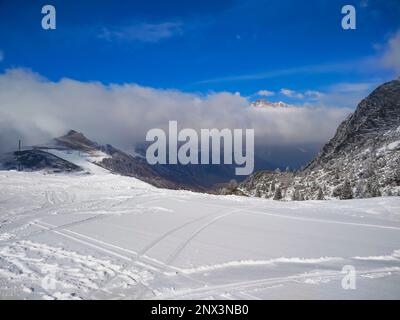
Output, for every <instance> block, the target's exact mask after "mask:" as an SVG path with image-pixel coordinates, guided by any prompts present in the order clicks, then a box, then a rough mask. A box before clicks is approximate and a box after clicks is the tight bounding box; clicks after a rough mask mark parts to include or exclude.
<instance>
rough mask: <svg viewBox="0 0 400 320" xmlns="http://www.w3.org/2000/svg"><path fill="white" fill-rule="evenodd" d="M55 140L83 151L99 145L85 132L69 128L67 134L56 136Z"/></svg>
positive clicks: (62, 144) (57, 142) (60, 144)
mask: <svg viewBox="0 0 400 320" xmlns="http://www.w3.org/2000/svg"><path fill="white" fill-rule="evenodd" d="M54 142H55V143H56V145H59V146H63V147H66V148H71V149H75V150H82V151H90V150H94V149H97V148H98V147H99V145H98V144H97V143H96V142H93V141H92V140H90V139H88V138H86V137H85V135H84V134H83V133H80V132H78V131H75V130H69V131H68V132H67V134H66V135H63V136H61V137H58V138H55V139H54Z"/></svg>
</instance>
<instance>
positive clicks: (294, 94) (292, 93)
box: [280, 88, 304, 99]
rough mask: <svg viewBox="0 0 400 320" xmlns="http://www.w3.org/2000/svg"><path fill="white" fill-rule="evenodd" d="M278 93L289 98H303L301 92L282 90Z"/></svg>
mask: <svg viewBox="0 0 400 320" xmlns="http://www.w3.org/2000/svg"><path fill="white" fill-rule="evenodd" d="M280 92H281V93H282V94H283V95H284V96H287V97H289V98H296V99H303V98H304V94H302V93H301V92H297V91H294V90H290V89H286V88H282V89H281V91H280Z"/></svg>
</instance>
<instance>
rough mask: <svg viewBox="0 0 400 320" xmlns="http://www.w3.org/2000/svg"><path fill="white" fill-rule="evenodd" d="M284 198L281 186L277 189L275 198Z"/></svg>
mask: <svg viewBox="0 0 400 320" xmlns="http://www.w3.org/2000/svg"><path fill="white" fill-rule="evenodd" d="M281 199H282V191H281V188H280V187H278V188H276V189H275V194H274V200H281Z"/></svg>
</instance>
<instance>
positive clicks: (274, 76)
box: [0, 0, 400, 101]
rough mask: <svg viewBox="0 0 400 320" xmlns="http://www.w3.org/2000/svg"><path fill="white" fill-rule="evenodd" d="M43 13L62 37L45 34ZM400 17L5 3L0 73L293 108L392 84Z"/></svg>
mask: <svg viewBox="0 0 400 320" xmlns="http://www.w3.org/2000/svg"><path fill="white" fill-rule="evenodd" d="M44 4H52V5H54V6H55V7H56V10H57V29H56V30H50V31H45V30H43V29H42V28H41V18H42V16H43V15H42V14H41V7H42V6H43V5H44ZM344 4H353V5H354V6H355V7H356V9H357V29H356V30H347V31H345V30H343V29H342V28H341V19H342V16H343V15H342V14H341V12H340V11H341V8H342V6H343V5H344ZM399 17H400V1H398V0H386V1H379V0H361V1H360V0H346V1H336V0H318V1H317V0H310V1H290V0H279V1H261V0H259V1H255V0H250V1H230V0H218V1H215V0H214V1H209V0H201V1H188V0H186V1H174V0H171V1H140V2H139V1H102V0H96V1H95V0H86V1H75V0H68V1H56V0H51V1H46V2H44V1H29V2H28V1H21V0H1V1H0V51H1V54H0V60H1V62H0V71H1V72H4V71H5V70H6V69H10V68H29V69H31V70H33V71H35V72H37V73H39V74H41V75H42V76H44V77H46V78H48V79H50V80H53V81H58V80H59V79H61V78H64V77H68V78H72V79H76V80H79V81H100V82H102V83H104V84H108V83H118V84H123V83H137V84H140V85H142V86H150V87H153V88H168V89H171V88H172V89H177V90H179V91H184V92H196V93H208V92H210V91H216V92H219V91H229V92H236V91H238V92H240V93H241V94H242V95H246V96H250V95H253V94H254V93H256V92H258V91H259V90H268V91H273V92H275V93H276V94H275V95H274V96H271V97H268V98H269V99H271V100H280V99H282V98H286V99H287V100H289V101H290V100H294V99H296V98H300V97H301V94H300V95H296V94H295V93H293V94H283V93H282V92H286V91H282V89H285V88H289V89H290V90H292V91H293V92H302V95H303V97H304V96H305V92H307V91H327V90H332V88H335V86H338V85H341V84H343V83H355V84H361V85H362V84H368V83H374V84H375V83H379V82H382V81H385V80H388V79H391V78H393V77H394V76H395V75H396V73H395V71H393V70H391V69H390V68H389V69H384V68H379V67H376V66H375V64H376V63H377V62H376V61H377V59H378V57H379V55H381V54H383V53H382V52H381V51H382V50H384V48H385V45H387V44H386V43H387V41H388V39H390V37H391V36H393V34H395V33H396V32H397V31H398V30H399V29H400V19H399ZM286 93H287V92H286Z"/></svg>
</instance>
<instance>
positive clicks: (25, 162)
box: [0, 130, 235, 192]
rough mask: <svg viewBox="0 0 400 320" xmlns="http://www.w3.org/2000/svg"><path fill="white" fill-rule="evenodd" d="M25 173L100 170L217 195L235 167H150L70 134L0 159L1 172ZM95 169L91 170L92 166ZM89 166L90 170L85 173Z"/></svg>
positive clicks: (142, 156)
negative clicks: (219, 188)
mask: <svg viewBox="0 0 400 320" xmlns="http://www.w3.org/2000/svg"><path fill="white" fill-rule="evenodd" d="M19 164H21V168H22V170H24V171H40V170H43V171H46V172H48V173H60V172H76V171H82V172H88V171H89V172H90V171H93V170H94V169H98V168H100V167H102V168H103V169H106V170H108V171H110V172H111V173H114V174H119V175H122V176H129V177H135V178H137V179H140V180H142V181H145V182H147V183H150V184H151V185H153V186H156V187H159V188H168V189H186V190H192V191H202V192H204V191H208V192H216V191H214V190H217V188H215V189H214V188H213V186H214V185H215V184H218V183H224V182H226V181H229V180H230V179H231V178H232V177H234V172H235V166H234V165H214V166H209V165H179V164H178V165H168V164H166V165H158V164H157V165H150V164H148V163H147V161H146V158H145V151H144V150H140V149H138V151H137V152H136V154H134V155H132V154H128V153H126V152H124V151H122V150H120V149H118V148H115V147H114V146H112V145H110V144H106V145H100V144H98V143H97V142H94V141H92V140H90V139H88V138H87V137H86V136H85V135H84V134H83V133H80V132H77V131H75V130H70V131H69V132H68V133H67V134H65V135H63V136H61V137H58V138H55V139H52V140H51V141H49V142H47V143H45V144H42V145H36V146H33V147H31V148H24V150H22V151H21V153H20V154H18V152H11V153H7V154H5V155H2V156H1V157H0V169H3V170H17V169H18V166H19ZM92 164H93V165H94V166H93V165H92ZM88 165H89V167H90V168H91V170H84V169H85V168H84V167H86V169H88Z"/></svg>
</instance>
